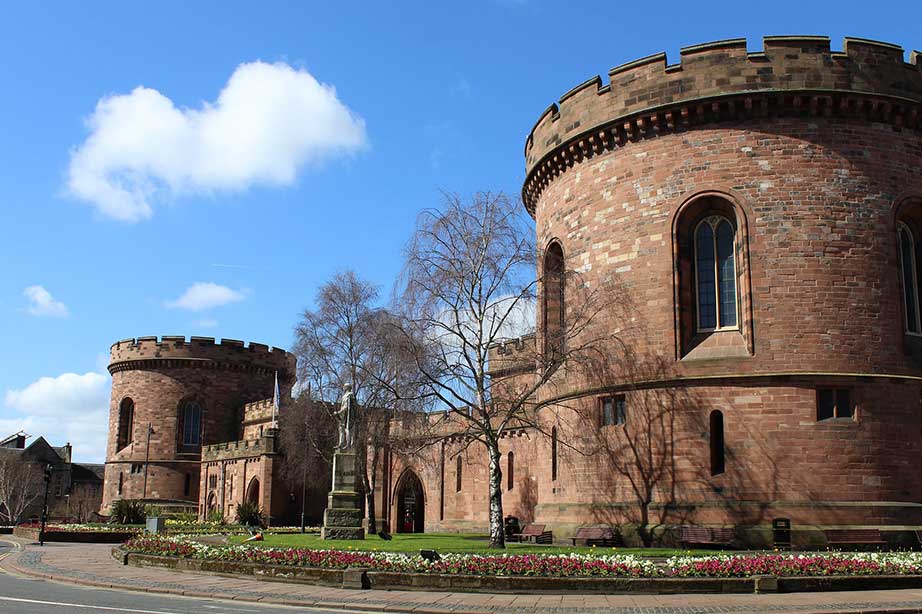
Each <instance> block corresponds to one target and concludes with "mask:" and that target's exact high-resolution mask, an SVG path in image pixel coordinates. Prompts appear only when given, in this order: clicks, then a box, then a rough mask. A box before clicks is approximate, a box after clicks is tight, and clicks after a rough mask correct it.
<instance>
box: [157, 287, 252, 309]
mask: <svg viewBox="0 0 922 614" xmlns="http://www.w3.org/2000/svg"><path fill="white" fill-rule="evenodd" d="M244 296H245V294H244V293H243V292H240V291H238V290H234V289H232V288H228V287H227V286H222V285H220V284H215V283H212V282H202V281H200V282H196V283H194V284H192V285H191V286H189V287H188V288H186V291H185V292H183V293H182V296H180V297H179V298H178V299H176V300H175V301H167V303H166V306H167V307H169V308H170V309H185V310H187V311H204V310H205V309H211V308H213V307H220V306H221V305H227V304H228V303H236V302H238V301H242V300H243V299H244Z"/></svg>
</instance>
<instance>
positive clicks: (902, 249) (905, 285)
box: [897, 221, 922, 335]
mask: <svg viewBox="0 0 922 614" xmlns="http://www.w3.org/2000/svg"><path fill="white" fill-rule="evenodd" d="M897 242H898V250H899V254H900V286H901V290H902V294H903V330H904V331H905V332H906V333H908V334H912V335H919V334H922V314H920V308H919V247H918V244H917V243H916V238H915V235H914V233H913V232H912V229H911V228H910V227H909V225H908V224H906V223H905V222H902V221H901V222H898V223H897Z"/></svg>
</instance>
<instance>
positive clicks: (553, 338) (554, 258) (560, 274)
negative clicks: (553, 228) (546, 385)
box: [543, 242, 566, 355]
mask: <svg viewBox="0 0 922 614" xmlns="http://www.w3.org/2000/svg"><path fill="white" fill-rule="evenodd" d="M564 285H565V275H564V260H563V248H561V247H560V243H556V242H555V243H551V245H550V246H549V247H548V248H547V253H546V254H545V255H544V280H543V303H544V305H543V307H544V351H545V353H546V354H548V355H553V354H556V353H559V352H560V351H561V350H562V349H563V343H564V339H563V337H564V331H565V330H566V327H565V318H566V304H565V301H564V290H565V288H564Z"/></svg>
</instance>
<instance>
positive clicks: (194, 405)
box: [102, 337, 295, 512]
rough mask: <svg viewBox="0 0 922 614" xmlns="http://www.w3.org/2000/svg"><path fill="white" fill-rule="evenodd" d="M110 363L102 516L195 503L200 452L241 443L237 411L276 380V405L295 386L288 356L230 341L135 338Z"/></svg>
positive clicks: (114, 351)
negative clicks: (125, 503)
mask: <svg viewBox="0 0 922 614" xmlns="http://www.w3.org/2000/svg"><path fill="white" fill-rule="evenodd" d="M110 357H111V362H110V364H109V373H111V374H112V400H111V404H110V410H109V439H108V445H107V448H106V473H105V484H104V488H103V501H102V510H103V512H105V511H106V510H107V509H108V507H109V505H110V504H111V502H112V501H114V500H116V499H146V500H148V501H159V502H165V503H168V502H177V503H179V502H188V503H193V504H194V503H196V502H197V501H198V498H199V497H198V495H199V492H198V491H199V466H200V462H201V448H202V446H203V445H210V444H215V443H220V442H225V441H236V440H238V439H240V438H241V431H242V428H243V425H242V412H243V406H244V404H245V403H248V402H251V401H257V400H261V399H268V398H272V396H273V394H274V385H275V374H276V373H278V381H279V389H280V394H281V397H282V399H283V400H284V399H287V398H289V397H290V394H291V387H292V385H293V384H294V381H295V359H294V356H292V355H291V354H289V353H288V352H285V351H284V350H281V349H278V348H270V347H269V346H266V345H262V344H259V343H250V344H249V345H245V344H244V343H243V342H242V341H235V340H232V339H222V340H221V341H220V343H215V340H214V339H213V338H211V337H192V338H191V339H189V340H186V339H185V338H184V337H161V338H159V339H158V338H157V337H139V338H138V339H126V340H123V341H119V342H118V343H116V344H114V345H113V346H112V348H111V351H110ZM148 426H149V427H150V428H149V429H148ZM148 430H149V431H150V438H149V442H150V443H149V445H148ZM145 482H146V486H145ZM145 488H146V490H145Z"/></svg>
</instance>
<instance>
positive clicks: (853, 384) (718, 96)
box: [522, 36, 922, 527]
mask: <svg viewBox="0 0 922 614" xmlns="http://www.w3.org/2000/svg"><path fill="white" fill-rule="evenodd" d="M609 77H610V79H609V82H607V83H603V82H602V80H601V79H600V78H599V77H595V78H593V79H590V80H589V81H586V82H585V83H583V84H581V85H579V86H577V87H576V88H574V89H572V90H571V91H569V92H567V93H566V94H564V96H563V97H562V98H561V99H560V101H559V103H558V104H553V105H551V106H550V108H548V109H547V110H546V111H545V112H544V114H543V115H541V117H540V118H539V119H538V122H537V124H536V125H535V126H534V128H533V129H532V132H531V134H530V135H529V136H528V139H527V142H526V145H525V157H526V171H527V176H526V179H525V183H524V187H523V191H522V196H523V200H524V202H525V205H526V207H527V208H528V210H529V212H530V213H531V214H532V215H533V216H534V218H535V221H536V224H537V236H538V245H539V247H540V248H541V249H542V250H543V251H542V254H541V261H540V262H539V272H540V273H541V274H542V275H543V279H544V283H543V286H542V293H543V298H542V300H541V301H539V304H540V306H539V320H538V321H539V323H541V324H540V326H539V328H540V331H539V332H540V333H541V334H540V335H539V341H538V342H539V343H545V344H547V343H553V342H554V341H553V339H554V332H555V330H558V329H559V328H560V326H562V324H561V322H562V321H564V320H565V317H563V316H561V315H560V314H561V313H563V314H572V313H573V311H574V308H573V304H572V303H571V304H569V305H568V304H567V303H568V301H576V300H578V298H577V296H578V293H579V291H581V290H580V288H587V287H588V288H593V287H599V286H600V285H602V284H603V282H607V281H610V280H614V281H615V282H616V283H617V286H618V287H619V288H620V291H621V292H622V293H623V297H624V299H625V301H626V307H625V309H624V313H623V314H622V315H621V316H619V318H618V319H617V320H615V321H609V322H608V323H607V325H608V326H610V328H611V330H617V331H618V336H619V337H620V339H621V340H622V341H623V342H624V343H625V346H626V347H627V349H628V351H629V353H630V355H631V357H632V360H629V361H624V363H623V364H613V365H610V369H609V370H608V371H607V372H606V374H605V375H604V376H603V378H602V381H601V382H599V381H588V380H586V379H584V378H579V377H572V378H570V379H569V380H567V381H564V380H563V378H562V377H561V378H558V379H560V380H561V381H559V382H558V383H559V384H560V385H558V386H549V387H545V388H544V391H543V392H542V395H543V396H542V398H541V399H540V400H541V401H544V402H551V401H553V400H555V399H561V398H566V399H568V400H569V401H572V403H573V404H575V405H574V406H580V407H582V408H583V409H584V410H586V411H587V412H591V411H596V410H597V411H598V412H599V413H598V415H599V418H598V420H599V422H598V428H599V429H600V430H602V431H605V430H607V431H608V432H609V433H610V435H608V436H607V437H608V439H609V440H610V441H622V442H623V440H624V439H626V438H630V437H632V436H637V432H638V431H640V430H642V429H643V428H646V430H647V431H648V435H647V437H651V436H652V435H650V434H649V433H650V432H652V431H656V432H657V435H656V437H658V438H659V439H661V440H662V441H660V442H658V443H653V444H651V445H653V446H654V447H657V448H658V449H660V450H662V451H663V455H662V456H663V458H664V459H666V460H664V461H663V467H661V468H660V469H661V470H662V474H663V475H666V477H665V478H664V481H663V482H662V483H660V484H658V485H655V486H654V487H653V488H652V489H651V491H652V493H653V503H652V506H651V507H650V510H649V511H650V512H651V514H653V515H654V516H656V515H659V514H663V515H664V517H665V518H667V521H668V522H669V523H674V524H680V523H686V522H689V523H701V524H719V525H730V524H732V525H736V526H741V525H742V526H762V527H765V526H766V525H767V524H768V523H769V521H770V520H771V519H772V518H775V517H785V518H790V519H792V520H793V521H794V523H795V526H801V527H803V526H805V525H809V526H814V527H823V526H830V525H922V472H920V471H919V466H920V465H922V438H920V424H922V405H920V400H922V325H920V312H922V308H920V303H919V292H920V286H922V282H920V271H922V262H920V254H922V249H920V246H922V53H920V52H918V51H917V52H913V53H912V54H911V56H910V61H909V62H906V61H905V60H904V53H903V50H902V49H901V48H900V47H897V46H895V45H890V44H886V43H880V42H875V41H869V40H863V39H854V38H849V39H846V40H845V46H844V50H843V51H841V52H837V51H831V50H830V42H829V39H828V38H826V37H803V36H797V37H768V38H765V39H764V49H763V50H762V51H758V52H748V51H747V48H746V41H745V40H744V39H738V40H727V41H720V42H714V43H707V44H702V45H696V46H693V47H687V48H684V49H682V51H681V61H680V62H679V63H677V64H672V65H670V64H668V63H667V61H666V55H665V54H662V53H661V54H657V55H653V56H650V57H647V58H644V59H641V60H637V61H634V62H630V63H628V64H624V65H622V66H618V67H616V68H614V69H612V70H611V71H610V72H609ZM561 263H564V264H565V267H566V269H567V270H575V271H577V274H578V276H579V277H580V278H581V282H580V284H579V288H577V287H576V284H572V285H571V283H570V279H569V278H568V277H567V278H564V277H562V276H560V275H558V272H559V271H561V270H563V269H562V266H563V265H562V264H561ZM561 301H562V303H561ZM658 392H659V393H661V395H662V396H661V401H658V402H653V403H652V404H653V405H657V404H658V406H659V407H665V406H666V405H668V404H672V407H673V409H674V411H673V413H672V416H671V418H669V419H668V420H664V419H663V418H662V416H660V418H659V419H656V418H653V419H652V422H655V423H656V426H655V428H654V429H651V428H649V427H650V423H651V417H650V409H649V408H650V406H651V400H650V399H651V398H653V397H655V395H656V394H657V393H658ZM651 395H653V397H651ZM662 399H669V401H668V403H667V402H666V401H662ZM670 411H672V410H670ZM548 420H562V418H560V417H559V414H557V413H555V414H554V415H553V416H551V415H549V416H548ZM632 421H633V424H632ZM642 422H645V423H646V424H645V426H644V427H642V426H641V423H642ZM664 424H668V428H667V426H663V425H664ZM561 428H563V427H561ZM550 430H551V426H550V425H549V426H548V432H550ZM564 432H565V431H561V433H562V435H561V437H562V436H564V434H563V433H564ZM632 433H633V435H632ZM550 445H551V444H548V446H550ZM621 449H622V450H626V449H628V448H624V447H622V448H621ZM557 456H558V453H557V452H555V451H551V450H548V451H547V453H546V454H542V455H541V457H543V458H545V461H543V462H544V463H545V464H546V465H547V466H546V467H545V471H544V472H543V473H545V474H546V475H553V476H554V479H550V480H541V481H539V485H538V501H539V505H538V510H537V512H536V517H537V518H539V519H540V518H558V519H559V520H560V521H561V522H563V523H566V522H570V523H572V524H573V525H579V524H583V523H587V522H590V521H598V520H599V518H598V517H596V516H597V514H596V515H593V514H595V512H592V513H590V510H598V509H601V508H606V504H611V505H610V506H608V507H607V508H606V509H608V510H609V511H610V512H611V514H612V518H615V517H619V518H620V520H622V521H623V520H625V518H621V517H620V515H622V512H621V511H619V510H628V509H632V508H633V507H635V502H636V497H635V496H634V495H633V494H631V492H630V491H631V489H630V488H628V487H627V486H626V483H627V479H626V477H625V476H624V475H620V476H619V475H618V471H616V470H614V469H612V467H613V466H610V467H608V468H606V467H603V466H602V465H600V464H599V461H598V459H597V458H592V457H586V456H580V455H579V454H568V452H567V450H566V448H565V447H563V446H562V447H561V451H560V452H559V456H560V459H559V466H558V458H557ZM552 459H553V460H552ZM552 462H553V463H554V466H553V469H552V468H551V463H552ZM638 462H641V461H638ZM629 471H630V469H624V470H623V472H624V473H625V474H626V473H627V472H629ZM558 473H559V477H558ZM583 478H585V479H583ZM624 514H627V512H624Z"/></svg>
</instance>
